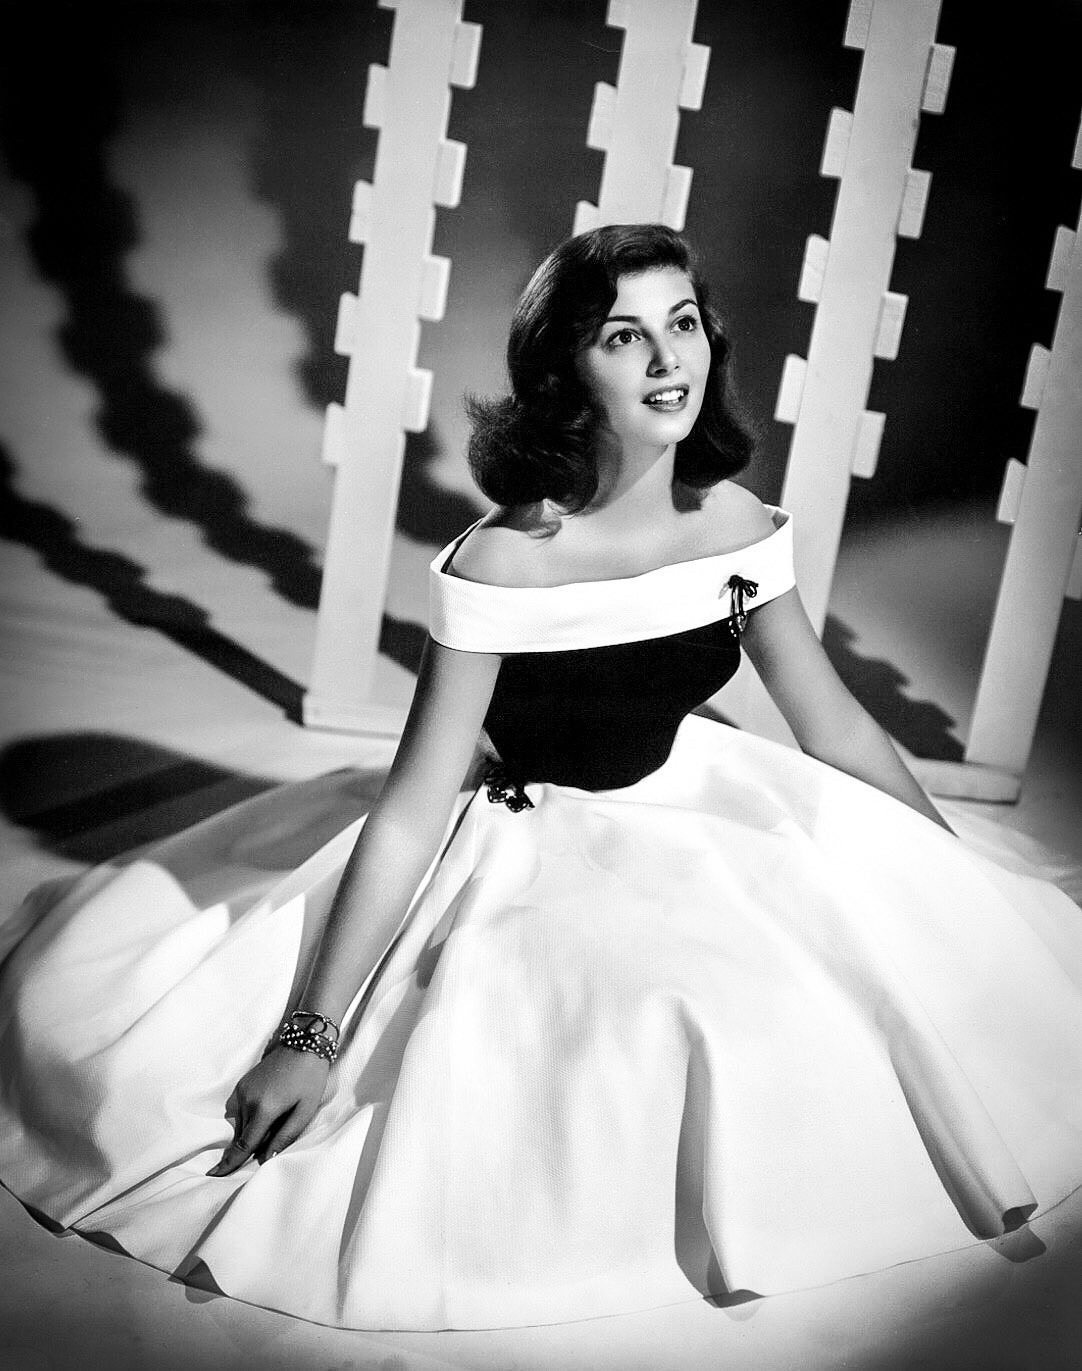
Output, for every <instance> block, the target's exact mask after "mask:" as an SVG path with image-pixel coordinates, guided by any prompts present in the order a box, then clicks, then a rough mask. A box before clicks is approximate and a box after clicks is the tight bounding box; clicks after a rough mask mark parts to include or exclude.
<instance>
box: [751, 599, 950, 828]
mask: <svg viewBox="0 0 1082 1371" xmlns="http://www.w3.org/2000/svg"><path fill="white" fill-rule="evenodd" d="M742 642H743V646H744V648H745V650H746V651H747V654H748V656H749V657H750V658H751V662H752V665H753V666H754V667H755V669H756V671H757V672H758V673H759V676H760V678H761V679H762V682H763V684H764V685H765V686H766V688H767V690H768V691H769V692H770V695H771V698H772V699H773V700H774V703H775V704H776V705H777V706H778V708H779V709H780V710H781V712H782V714H783V716H784V717H785V721H786V723H787V724H788V725H789V727H790V728H791V729H792V730H793V735H794V736H795V738H796V740H797V742H798V743H799V744H800V748H801V750H802V751H804V752H807V753H808V754H809V755H810V756H812V757H817V758H818V759H819V761H821V762H827V763H828V764H829V765H830V766H834V767H837V768H838V770H839V771H846V772H848V773H849V775H850V776H856V777H857V778H858V779H859V780H861V781H867V782H868V784H869V785H874V786H875V787H876V788H877V789H879V790H883V791H885V792H886V793H887V794H888V795H893V796H894V797H895V799H898V800H901V801H902V802H903V803H904V804H907V805H909V806H910V808H912V809H915V810H917V812H918V813H920V814H923V815H925V816H926V817H927V818H929V819H932V820H934V821H935V822H936V823H937V824H940V825H941V826H942V827H943V828H945V829H947V830H948V832H950V831H951V828H950V825H949V824H948V823H947V821H946V820H945V819H944V818H943V816H942V815H941V814H940V813H939V811H938V810H937V809H936V808H935V806H934V805H933V804H932V803H931V801H930V800H929V799H928V796H927V795H926V794H925V793H924V791H923V790H922V789H921V787H920V786H919V785H918V783H917V781H916V780H915V779H914V777H913V774H912V772H911V771H910V770H909V768H908V767H907V766H906V765H905V763H904V762H903V761H902V759H901V758H900V757H899V756H898V753H897V752H896V751H895V749H894V744H893V743H892V742H891V740H890V738H889V736H888V735H887V733H886V732H885V731H884V730H883V729H882V728H880V726H879V725H878V724H877V723H876V722H875V720H874V719H873V718H872V717H871V715H870V714H868V713H867V712H866V711H865V710H864V708H863V707H862V706H861V705H859V704H858V703H857V701H856V700H855V699H854V698H853V696H852V695H851V694H850V693H849V691H848V690H847V689H846V687H845V685H844V684H843V683H842V681H841V680H840V678H839V676H838V673H837V672H836V671H835V670H834V667H833V666H832V665H831V663H830V659H829V657H828V656H827V654H826V652H825V651H824V650H823V645H822V643H820V641H819V639H818V638H817V637H816V634H815V630H814V629H813V628H812V626H811V621H810V620H809V619H808V616H807V614H806V612H805V610H804V606H803V605H802V604H801V601H800V596H799V594H798V592H797V590H796V589H795V588H794V589H792V590H789V591H786V593H785V594H784V595H779V596H778V598H777V599H776V600H770V601H768V602H767V603H766V604H764V605H761V606H760V607H759V608H758V609H756V610H754V611H753V612H752V613H751V614H749V615H748V622H747V626H746V628H745V630H744V634H743V639H742Z"/></svg>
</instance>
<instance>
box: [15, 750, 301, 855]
mask: <svg viewBox="0 0 1082 1371" xmlns="http://www.w3.org/2000/svg"><path fill="white" fill-rule="evenodd" d="M278 784H279V782H278V780H276V779H275V778H273V777H269V776H258V775H254V774H250V773H245V772H239V771H233V770H229V769H228V768H225V767H220V766H215V765H212V764H210V763H208V762H205V761H202V760H200V759H199V758H196V757H191V756H187V755H185V754H183V753H179V752H174V751H173V750H172V749H170V748H165V747H160V746H158V745H157V744H155V743H148V742H146V741H145V740H144V739H142V738H130V737H126V736H124V735H121V734H115V733H104V732H102V733H71V734H60V735H56V736H53V737H28V738H20V739H19V740H18V741H17V742H13V743H9V744H8V745H7V746H6V747H5V748H3V749H2V750H0V812H2V813H3V814H4V816H5V818H7V819H8V820H10V821H11V822H12V823H13V824H17V825H18V826H19V827H21V828H24V829H29V830H30V831H31V832H33V833H34V834H35V835H36V837H37V839H38V841H39V842H40V843H41V844H42V845H43V846H44V847H45V848H46V849H48V850H49V851H51V852H55V853H58V854H60V855H62V856H64V857H67V858H70V859H74V860H76V861H85V862H102V861H108V860H110V859H112V858H114V857H116V856H118V855H119V854H121V853H123V852H128V851H131V850H132V849H133V848H135V847H139V846H142V845H143V844H145V843H148V842H157V841H159V840H161V839H163V838H168V837H172V836H173V835H174V834H175V833H179V832H180V831H181V830H182V829H184V828H187V827H188V826H189V825H191V824H193V823H197V822H198V821H199V820H201V819H205V818H208V817H209V816H210V815H212V814H216V813H218V812H219V811H220V810H222V809H224V808H226V807H228V806H229V805H232V804H235V803H237V802H239V801H241V800H247V799H251V798H252V797H253V796H255V795H259V794H262V793H263V792H264V791H266V790H269V789H271V788H272V787H274V786H276V785H278Z"/></svg>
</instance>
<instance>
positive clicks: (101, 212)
mask: <svg viewBox="0 0 1082 1371" xmlns="http://www.w3.org/2000/svg"><path fill="white" fill-rule="evenodd" d="M116 18H117V16H116V15H113V16H110V15H109V14H105V15H102V14H99V13H97V12H94V13H89V12H86V11H80V10H77V9H75V8H74V7H72V8H71V9H70V10H68V11H67V12H66V14H65V18H64V24H63V25H62V26H61V27H60V29H59V30H58V29H57V26H56V25H55V24H53V23H52V22H51V21H50V20H49V15H48V13H47V12H43V13H41V14H38V15H37V16H36V17H35V16H34V15H29V16H27V21H28V22H27V26H26V28H25V29H24V31H23V33H22V36H21V40H20V44H19V50H18V53H17V54H16V53H15V52H14V51H13V49H12V48H11V47H9V48H8V50H7V53H6V60H5V62H4V64H3V65H4V71H3V79H2V80H0V147H2V150H3V153H4V155H5V157H6V160H7V162H8V165H9V167H10V169H11V171H12V173H13V174H14V176H15V177H17V178H18V179H19V180H20V181H22V182H23V183H24V184H25V185H26V186H27V187H28V188H29V189H30V190H31V191H32V193H33V195H34V197H35V202H36V206H37V215H36V218H35V220H34V222H33V224H32V226H31V228H30V230H29V234H28V242H29V247H30V252H31V256H32V258H33V261H34V263H35V265H36V267H37V268H38V270H39V272H40V274H41V276H42V278H43V279H44V280H46V281H48V282H50V283H51V284H53V285H55V286H56V287H57V288H58V289H59V290H60V291H61V292H62V294H63V296H64V299H65V301H66V304H67V318H66V319H65V321H64V323H63V325H62V326H61V328H60V330H59V342H60V346H61V350H62V352H63V354H64V356H65V358H66V359H67V361H68V363H69V365H70V366H71V368H72V370H73V371H74V372H76V373H77V374H78V375H80V376H82V377H84V378H86V379H87V380H88V381H90V382H91V383H92V384H93V385H94V387H95V390H96V393H97V395H98V397H99V400H100V404H99V408H98V412H97V423H98V427H99V430H100V432H101V434H102V436H103V437H104V438H105V440H106V442H107V444H108V446H109V448H110V450H111V451H112V452H113V453H114V454H115V455H116V456H117V457H118V458H120V459H123V460H127V461H129V462H131V463H132V464H134V465H135V466H136V467H137V468H138V470H139V472H140V473H141V477H142V480H141V490H142V493H143V495H144V496H145V498H146V499H147V500H148V502H149V503H150V504H151V506H152V507H153V508H154V509H156V510H158V511H159V512H160V513H161V514H162V515H164V516H167V517H169V518H175V519H179V520H183V521H185V522H187V523H190V524H192V525H194V526H195V527H196V528H197V529H198V530H199V531H200V533H201V534H202V537H203V540H204V542H205V543H206V545H207V546H208V547H209V548H211V549H213V550H214V551H215V552H216V553H218V554H219V555H221V556H223V557H225V558H226V559H228V560H229V561H231V562H234V563H237V564H239V565H241V566H246V567H254V568H256V569H258V570H260V571H262V572H263V573H264V574H265V575H266V576H267V577H268V579H269V581H270V583H271V584H272V586H273V588H274V589H275V591H276V592H277V593H278V594H279V595H281V596H282V597H283V599H285V600H287V601H289V602H290V603H292V604H294V605H297V606H299V607H301V608H304V609H313V610H314V609H315V608H316V606H317V605H318V602H319V591H320V582H321V576H322V572H321V568H320V565H319V561H318V558H317V554H316V550H315V549H314V548H312V547H311V546H310V545H309V544H308V543H306V542H305V541H304V540H303V539H302V538H300V537H298V536H297V535H296V534H294V533H292V532H291V531H289V530H288V529H283V528H274V527H270V526H268V525H266V524H263V523H260V522H259V521H258V520H257V519H256V518H255V517H254V516H253V515H252V513H251V511H250V507H249V499H248V495H247V493H246V492H245V491H244V489H243V488H242V487H241V486H240V485H239V484H238V483H237V482H236V481H235V480H234V479H233V478H232V477H231V476H229V475H228V474H226V473H224V472H221V471H216V470H214V469H213V468H210V467H207V466H205V465H204V464H203V463H202V462H201V461H200V460H199V458H198V457H197V456H196V455H195V452H194V451H193V448H194V444H195V442H196V440H197V439H198V437H199V433H200V425H199V420H198V416H197V414H196V412H195V410H194V409H193V407H192V404H191V402H190V401H189V399H188V398H187V397H186V396H183V395H181V394H178V393H177V392H175V391H171V390H168V389H167V388H165V387H164V386H163V385H162V384H161V383H160V381H159V380H158V378H157V376H156V374H155V367H154V356H155V354H156V353H157V351H158V350H159V349H160V348H161V347H162V345H163V343H164V342H165V341H166V334H165V330H164V328H163V325H162V321H161V319H160V315H159V311H158V309H157V307H156V305H155V304H154V302H153V301H151V300H148V299H147V298H145V297H143V296H140V295H138V294H136V293H135V292H134V291H133V290H132V289H131V287H130V285H129V284H128V280H127V275H126V269H125V259H126V258H127V256H128V255H129V254H130V253H131V251H132V250H133V249H134V247H135V246H136V245H137V244H138V241H139V234H138V225H137V221H136V211H135V206H134V205H133V203H132V201H131V198H130V196H128V195H127V194H126V193H125V192H124V191H123V190H122V189H120V188H119V187H118V186H116V185H115V184H114V183H113V181H112V179H111V176H110V171H109V164H108V157H107V148H108V144H109V141H110V139H111V138H112V136H113V134H114V132H115V130H116V128H117V126H118V124H119V122H120V118H121V115H122V112H123V110H122V99H121V92H120V85H119V81H118V76H117V60H118V59H117V48H118V45H119V35H118V32H115V31H114V28H113V22H112V21H115V20H116ZM55 92H61V93H62V100H63V107H62V109H61V110H59V111H58V110H50V111H49V112H46V111H44V110H43V108H42V102H43V100H44V99H45V98H46V95H48V98H49V99H50V100H52V98H53V94H52V93H55ZM65 114H66V116H67V117H61V115H65ZM12 473H13V467H12V463H11V459H10V457H5V458H4V465H3V479H4V481H5V482H6V484H7V486H8V488H9V489H10V486H11V479H12ZM5 526H6V535H7V536H8V537H11V538H13V540H14V541H16V542H20V543H23V544H24V545H25V546H28V547H32V548H34V549H35V550H36V551H38V552H39V553H40V554H41V555H42V556H43V557H44V559H45V561H46V563H47V565H49V567H50V569H51V570H53V571H55V572H57V573H58V574H59V575H62V576H64V577H65V579H67V580H70V581H72V582H73V583H75V584H79V585H86V586H91V587H93V588H95V589H97V590H99V591H100V592H101V593H102V594H103V595H104V596H105V598H106V599H107V601H108V603H109V605H110V607H111V608H112V609H113V610H114V611H115V612H116V613H118V614H119V616H120V617H121V618H124V619H126V620H128V621H129V622H132V623H139V624H150V625H152V626H153V627H155V628H157V629H159V631H161V632H164V633H166V635H167V636H169V637H171V638H172V639H173V641H175V642H177V643H178V644H179V645H181V646H183V647H185V648H187V649H188V650H190V651H193V652H195V653H196V655H198V656H200V657H202V658H203V659H204V660H206V661H208V662H210V663H211V664H212V665H213V666H215V667H217V668H219V669H221V670H223V671H225V672H226V673H227V674H229V675H231V676H233V677H234V678H235V679H237V680H240V681H242V682H243V683H244V684H245V685H247V686H249V687H250V688H251V689H253V690H255V691H256V692H257V693H259V694H261V695H264V696H265V697H266V698H268V699H270V700H272V701H273V702H274V703H276V704H279V705H281V706H282V708H283V709H284V710H285V711H286V713H287V714H288V715H289V717H290V718H293V719H299V717H300V696H301V687H300V686H299V685H298V684H297V683H296V682H294V681H291V680H289V679H288V678H286V677H284V676H282V674H281V673H279V672H277V671H276V670H275V669H274V668H273V667H271V666H270V665H269V664H267V663H265V662H262V661H260V660H259V659H258V658H256V657H254V656H253V655H252V654H251V653H248V652H247V651H246V650H245V649H244V648H242V647H240V646H239V645H238V644H236V643H234V642H232V641H231V640H229V639H228V638H226V637H224V635H222V634H220V633H217V632H216V630H214V629H213V628H212V627H211V625H210V617H209V615H208V613H207V611H206V610H205V609H203V608H201V607H200V606H198V605H195V604H192V603H191V602H190V601H188V600H185V599H183V598H182V597H180V596H163V595H161V594H159V593H158V592H155V591H152V590H151V589H150V588H149V587H148V586H146V585H145V584H144V576H145V569H144V568H142V567H139V566H138V565H136V564H135V563H134V562H132V561H131V560H130V559H129V558H127V557H125V556H123V555H122V554H119V553H115V552H107V551H104V550H101V549H96V548H92V547H90V546H89V545H87V544H85V543H83V542H82V541H81V540H80V539H79V537H78V536H77V532H76V528H75V525H74V524H73V523H72V522H71V521H70V520H69V519H67V518H66V516H65V515H63V514H62V513H60V512H59V511H56V510H52V509H49V508H48V507H46V506H45V505H42V504H37V503H34V502H32V501H28V500H24V499H21V498H19V497H17V496H14V497H13V500H12V503H10V504H9V506H8V507H7V509H6V510H5ZM423 641H424V631H423V629H421V628H420V627H419V626H417V625H411V624H404V623H401V622H400V621H397V620H394V619H391V618H388V619H387V621H386V622H385V624H384V630H383V638H382V641H381V649H382V650H384V651H386V652H387V653H388V655H390V656H392V657H393V658H394V660H396V661H398V662H399V663H400V664H401V665H403V666H405V667H406V668H407V669H409V670H412V671H416V668H417V664H418V662H419V659H420V651H421V646H422V645H423Z"/></svg>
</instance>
